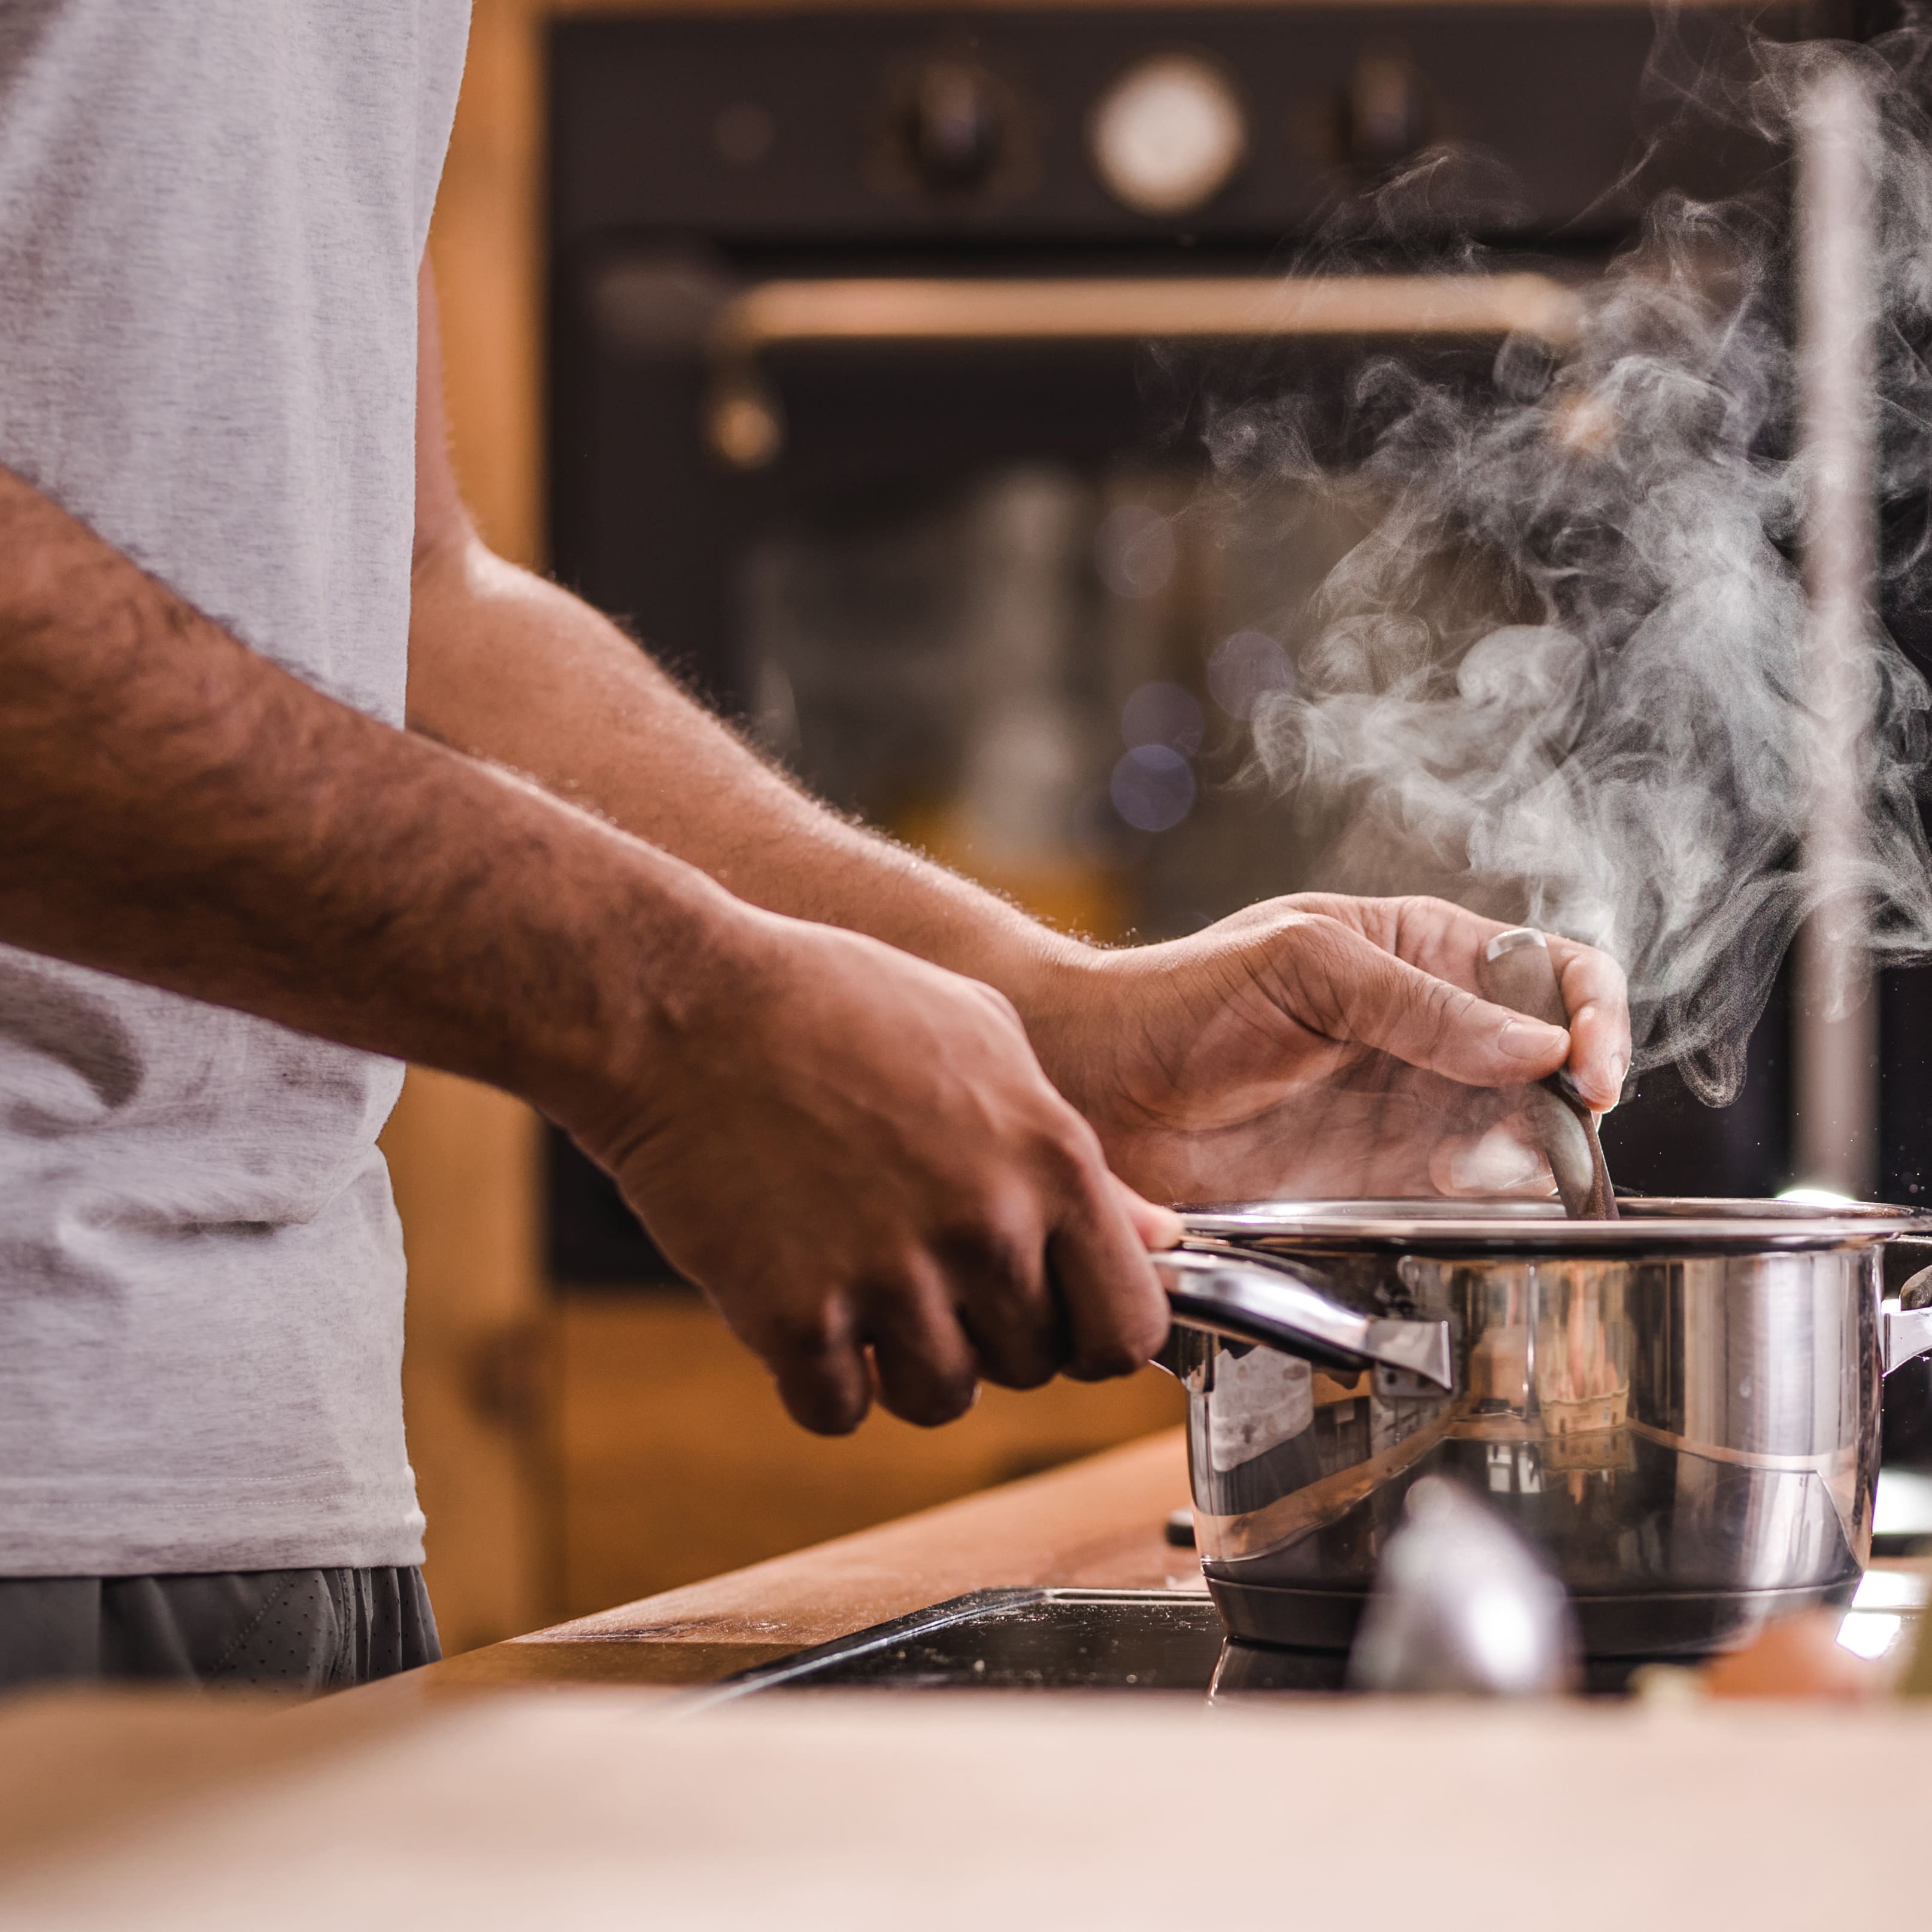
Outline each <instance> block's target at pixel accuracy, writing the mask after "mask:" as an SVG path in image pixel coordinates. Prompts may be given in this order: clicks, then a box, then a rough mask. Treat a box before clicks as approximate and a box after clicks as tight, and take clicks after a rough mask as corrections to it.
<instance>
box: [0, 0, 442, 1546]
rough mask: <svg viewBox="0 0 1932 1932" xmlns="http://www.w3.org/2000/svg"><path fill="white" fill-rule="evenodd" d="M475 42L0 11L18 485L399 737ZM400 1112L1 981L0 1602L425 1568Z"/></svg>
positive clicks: (343, 18) (197, 19)
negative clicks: (429, 237) (389, 1123)
mask: <svg viewBox="0 0 1932 1932" xmlns="http://www.w3.org/2000/svg"><path fill="white" fill-rule="evenodd" d="M468 26H469V7H468V4H467V0H139V4H138V5H129V4H127V0H5V5H0V463H5V464H6V465H7V466H9V467H10V468H11V469H13V470H15V471H16V472H18V473H19V474H20V475H22V476H23V477H25V478H26V479H27V480H28V481H29V482H31V483H32V484H34V485H35V486H36V487H37V488H39V489H40V490H43V491H44V492H45V493H46V494H47V495H48V496H50V497H52V499H54V500H55V501H56V502H59V503H61V504H62V505H64V506H65V508H68V509H69V510H71V511H73V512H74V514H76V515H77V516H79V517H82V518H83V519H84V520H86V522H87V523H89V524H90V525H92V527H93V528H94V529H95V530H97V531H98V532H100V534H101V535H102V536H104V537H105V538H107V540H108V541H110V542H111V543H113V544H115V545H117V546H118V547H119V548H120V549H121V550H124V551H125V552H126V553H127V555H129V556H131V557H132V558H133V559H135V561H136V562H138V563H139V564H140V565H142V566H143V567H144V568H146V569H147V570H149V571H152V572H153V573H154V575H156V576H157V577H160V578H162V579H163V580H165V581H166V583H169V584H170V585H172V586H173V588H174V589H175V590H177V591H178V592H180V593H181V595H183V596H184V597H185V598H187V599H188V600H189V601H190V602H192V603H193V604H196V605H198V606H199V607H200V608H201V609H202V610H204V611H205V612H207V613H208V614H209V615H210V616H213V617H214V618H216V619H218V620H219V621H220V622H221V623H223V624H224V625H226V626H227V627H228V628H229V629H231V630H232V631H233V632H234V633H235V634H236V635H237V636H238V637H242V639H244V640H245V641H247V642H248V643H250V644H251V645H252V646H254V648H255V649H257V650H260V651H261V652H263V653H264V654H265V655H267V656H269V657H271V658H274V659H275V661H277V662H278V663H279V664H284V665H286V666H287V667H288V668H289V669H290V670H292V671H293V672H295V673H296V674H297V675H298V676H301V677H303V678H305V679H308V681H309V682H311V683H312V684H314V685H317V686H318V687H320V688H321V689H323V690H324V691H329V692H330V693H332V694H334V695H335V696H336V697H340V698H341V699H344V700H346V701H347V702H348V703H351V704H353V705H356V706H359V708H360V709H363V710H365V711H367V712H371V713H372V714H373V715H375V716H377V717H378V718H385V719H387V720H389V721H392V722H395V721H400V719H401V715H402V709H403V685H404V667H405V654H406V651H407V640H408V628H409V601H410V545H411V540H412V531H413V505H414V494H415V481H414V478H415V465H414V452H413V439H414V429H415V416H416V411H415V376H416V272H417V269H418V266H419V261H420V258H421V256H422V248H423V242H424V238H425V235H426V233H427V232H428V226H429V217H430V209H431V204H432V202H433V201H434V198H435V193H436V186H437V178H438V176H439V175H440V172H441V170H442V166H443V152H444V149H445V147H446V143H447V141H448V137H449V125H450V120H451V117H452V114H453V113H454V111H455V100H456V92H457V88H458V82H459V80H460V77H461V72H462V65H463V45H464V40H465V37H466V33H467V31H468ZM4 836H5V829H4V827H0V837H4ZM400 1080H401V1069H400V1068H399V1067H397V1066H396V1065H395V1064H393V1063H392V1062H390V1061H385V1060H382V1059H379V1058H375V1057H374V1056H372V1055H368V1054H366V1053H358V1052H350V1051H349V1050H348V1049H345V1048H342V1047H338V1046H330V1045H327V1044H325V1043H323V1042H321V1041H319V1040H311V1039H308V1038H306V1037H303V1036H302V1035H300V1034H294V1033H291V1032H289V1031H287V1030H285V1029H284V1028H280V1027H277V1026H273V1025H269V1023H268V1022H266V1021H263V1020H258V1019H250V1018H248V1017H246V1016H243V1015H241V1014H239V1013H229V1012H226V1011H225V1010H221V1009H220V1008H217V1007H210V1006H204V1005H202V1004H199V1003H197V1002H196V1001H190V1000H185V999H181V998H176V997H175V996H174V995H171V994H167V993H163V992H155V991H154V990H152V989H149V988H146V987H143V986H136V985H133V984H131V983H129V982H127V981H125V980H118V979H114V978H111V977H108V976H107V975H105V974H100V973H95V972H91V971H86V970H83V969H82V968H77V967H73V966H68V965H62V964H60V963H58V962H54V961H51V960H48V959H42V958H40V957H38V956H35V955H33V954H31V953H23V952H20V951H18V950H14V949H12V948H0V1574H7V1575H13V1576H26V1575H57V1574H65V1575H74V1574H89V1575H96V1574H98V1575H113V1574H121V1575H127V1574H141V1573H143V1572H148V1571H210V1570H230V1569H263V1568H283V1567H292V1566H325V1565H388V1564H407V1563H413V1562H419V1561H420V1560H421V1558H422V1515H421V1514H420V1512H419V1511H418V1509H417V1508H416V1486H415V1480H414V1478H413V1475H411V1472H410V1466H409V1461H408V1457H407V1454H406V1452H405V1451H404V1443H403V1422H402V1397H401V1379H400V1378H401V1358H402V1333H403V1256H402V1244H401V1233H400V1230H399V1229H398V1225H397V1221H396V1215H395V1208H394V1206H393V1205H392V1202H391V1200H390V1195H389V1176H388V1174H387V1172H386V1169H385V1168H384V1166H383V1159H382V1156H381V1154H380V1153H379V1152H378V1151H377V1148H376V1145H375V1139H376V1134H377V1130H378V1129H379V1128H380V1127H381V1126H382V1124H383V1120H384V1118H386V1115H388V1113H389V1109H390V1108H391V1106H392V1105H393V1104H394V1102H395V1096H396V1091H397V1088H398V1083H399V1082H400Z"/></svg>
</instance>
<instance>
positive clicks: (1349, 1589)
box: [1163, 1199, 1932, 1658]
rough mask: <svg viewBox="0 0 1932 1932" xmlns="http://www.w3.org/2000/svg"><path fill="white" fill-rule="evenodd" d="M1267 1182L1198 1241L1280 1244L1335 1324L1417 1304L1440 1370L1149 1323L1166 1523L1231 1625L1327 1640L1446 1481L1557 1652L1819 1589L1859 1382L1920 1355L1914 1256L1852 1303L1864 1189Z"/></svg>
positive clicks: (1647, 1637) (1861, 1480) (1730, 1621)
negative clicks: (1672, 1193)
mask: <svg viewBox="0 0 1932 1932" xmlns="http://www.w3.org/2000/svg"><path fill="white" fill-rule="evenodd" d="M1188 1218H1189V1224H1190V1229H1191V1230H1192V1231H1193V1234H1194V1235H1195V1236H1196V1238H1198V1239H1205V1240H1211V1241H1214V1242H1215V1243H1216V1244H1218V1245H1220V1246H1223V1247H1243V1248H1247V1249H1250V1250H1253V1251H1254V1252H1256V1253H1265V1254H1266V1255H1268V1256H1270V1257H1271V1259H1274V1260H1276V1261H1277V1262H1289V1263H1292V1265H1294V1266H1295V1268H1296V1269H1297V1270H1298V1271H1299V1272H1300V1274H1301V1275H1302V1277H1304V1280H1319V1282H1320V1283H1322V1298H1323V1299H1325V1301H1328V1302H1330V1303H1331V1304H1343V1305H1346V1307H1349V1308H1351V1309H1352V1310H1355V1313H1356V1314H1357V1315H1358V1318H1359V1319H1361V1320H1362V1321H1363V1322H1365V1323H1367V1322H1373V1321H1376V1320H1385V1321H1396V1322H1403V1323H1416V1322H1421V1323H1439V1322H1447V1323H1448V1325H1449V1329H1450V1332H1451V1335H1452V1337H1453V1338H1454V1364H1453V1367H1454V1387H1453V1388H1451V1389H1449V1390H1448V1391H1445V1390H1444V1389H1442V1388H1440V1387H1438V1386H1436V1385H1434V1384H1433V1383H1432V1382H1429V1381H1427V1380H1425V1379H1423V1378H1422V1377H1421V1376H1417V1375H1415V1373H1412V1372H1411V1371H1409V1370H1403V1369H1401V1368H1399V1367H1391V1366H1389V1365H1388V1364H1378V1365H1377V1366H1376V1367H1374V1368H1373V1370H1369V1371H1367V1372H1366V1373H1355V1374H1351V1375H1349V1376H1346V1378H1344V1377H1342V1376H1337V1375H1336V1374H1334V1373H1329V1372H1326V1371H1324V1370H1318V1369H1316V1368H1315V1367H1312V1366H1311V1365H1310V1363H1309V1362H1308V1361H1301V1362H1297V1361H1292V1360H1290V1359H1289V1358H1287V1357H1286V1356H1285V1355H1280V1354H1277V1353H1275V1352H1273V1351H1262V1350H1256V1349H1251V1348H1250V1347H1249V1346H1247V1345H1245V1344H1244V1343H1239V1342H1233V1343H1231V1342H1229V1341H1228V1340H1224V1339H1223V1338H1221V1337H1217V1336H1214V1335H1211V1334H1204V1333H1202V1332H1201V1331H1199V1330H1198V1329H1192V1328H1190V1329H1184V1330H1181V1331H1178V1333H1177V1334H1176V1335H1175V1337H1174V1338H1173V1339H1172V1340H1171V1342H1170V1343H1169V1348H1168V1349H1167V1350H1166V1352H1164V1354H1163V1364H1164V1365H1166V1366H1168V1367H1172V1368H1174V1369H1175V1370H1176V1371H1177V1372H1178V1373H1180V1374H1181V1376H1182V1379H1184V1381H1185V1382H1186V1383H1187V1387H1188V1389H1189V1391H1190V1404H1189V1411H1190V1415H1189V1463H1190V1474H1191V1478H1192V1483H1193V1498H1194V1514H1195V1529H1196V1538H1197V1541H1198V1545H1199V1549H1200V1551H1201V1553H1202V1567H1203V1569H1204V1571H1205V1574H1206V1577H1207V1579H1208V1586H1209V1588H1210V1589H1211V1590H1212V1592H1214V1597H1215V1599H1216V1601H1217V1603H1218V1604H1220V1607H1221V1609H1222V1611H1223V1614H1224V1616H1226V1619H1227V1622H1228V1625H1229V1630H1230V1631H1231V1632H1232V1634H1234V1635H1235V1636H1236V1637H1242V1638H1246V1639H1250V1640H1256V1641H1259V1642H1263V1643H1268V1642H1273V1643H1286V1644H1291V1645H1297V1646H1334V1647H1335V1648H1337V1649H1341V1648H1345V1647H1346V1646H1347V1645H1348V1643H1349V1642H1350V1640H1351V1639H1352V1636H1353V1634H1354V1632H1355V1625H1356V1623H1357V1621H1358V1619H1359V1617H1360V1616H1361V1610H1362V1607H1363V1605H1364V1601H1365V1600H1366V1598H1367V1593H1368V1592H1369V1590H1370V1588H1371V1586H1373V1582H1374V1579H1375V1574H1376V1564H1377V1561H1378V1559H1379V1555H1380V1553H1381V1550H1382V1546H1383V1544H1385V1541H1386V1540H1387V1538H1388V1535H1390V1533H1391V1532H1392V1531H1393V1530H1394V1527H1395V1526H1396V1524H1397V1522H1398V1520H1400V1514H1401V1510H1402V1506H1403V1499H1404V1498H1405V1496H1406V1494H1407V1493H1408V1491H1409V1489H1410V1488H1411V1487H1412V1486H1413V1485H1414V1484H1415V1483H1416V1482H1417V1481H1419V1480H1420V1479H1421V1478H1423V1477H1424V1476H1425V1475H1431V1474H1442V1475H1452V1476H1454V1477H1457V1478H1460V1480H1462V1481H1464V1482H1466V1483H1468V1484H1472V1485H1473V1486H1474V1487H1475V1488H1476V1489H1478V1490H1479V1491H1481V1493H1484V1495H1486V1496H1487V1497H1488V1499H1489V1500H1490V1502H1491V1504H1492V1505H1493V1506H1494V1507H1495V1508H1497V1509H1498V1510H1499V1511H1501V1512H1502V1514H1504V1515H1505V1517H1508V1520H1510V1521H1511V1522H1512V1523H1514V1525H1515V1526H1517V1528H1518V1529H1520V1531H1522V1532H1523V1534H1524V1535H1526V1537H1527V1538H1529V1541H1531V1542H1532V1544H1534V1545H1535V1547H1536V1548H1537V1549H1538V1550H1539V1551H1540V1552H1541V1554H1542V1555H1543V1556H1544V1559H1545V1560H1546V1561H1547V1562H1548V1563H1549V1564H1550V1567H1551V1568H1552V1569H1553V1571H1554V1572H1555V1574H1556V1575H1557V1576H1558V1577H1559V1578H1560V1579H1561V1580H1562V1583H1564V1585H1565V1587H1566V1588H1567V1589H1568V1591H1569V1592H1570V1594H1571V1598H1572V1600H1573V1601H1574V1604H1575V1606H1576V1609H1577V1616H1578V1619H1579V1622H1580V1625H1581V1628H1582V1631H1583V1642H1584V1645H1585V1648H1586V1652H1588V1653H1589V1655H1592V1656H1593V1657H1600V1658H1618V1657H1625V1658H1627V1657H1636V1656H1669V1655H1691V1654H1697V1653H1699V1652H1705V1651H1708V1650H1710V1649H1715V1648H1718V1647H1721V1646H1724V1645H1726V1644H1728V1643H1735V1642H1737V1641H1739V1640H1742V1639H1743V1638H1744V1637H1747V1636H1748V1634H1750V1632H1751V1631H1752V1630H1753V1629H1754V1628H1756V1627H1757V1625H1759V1624H1760V1623H1761V1622H1763V1620H1764V1619H1766V1617H1768V1616H1771V1615H1772V1614H1774V1613H1776V1612H1778V1610H1782V1609H1784V1608H1787V1607H1799V1606H1802V1605H1805V1604H1821V1603H1829V1602H1837V1601H1843V1599H1844V1598H1846V1597H1848V1596H1849V1593H1850V1592H1851V1591H1852V1589H1853V1588H1855V1586H1856V1583H1857V1582H1858V1577H1859V1575H1860V1574H1861V1571H1862V1569H1863V1568H1864V1563H1865V1562H1866V1560H1867V1558H1868V1556H1869V1555H1870V1544H1871V1533H1872V1499H1873V1487H1874V1484H1875V1482H1876V1476H1877V1473H1878V1454H1879V1403H1880V1385H1881V1379H1882V1376H1884V1375H1885V1373H1888V1371H1889V1370H1891V1369H1893V1368H1894V1367H1897V1366H1898V1365H1899V1364H1900V1363H1902V1362H1903V1361H1908V1360H1909V1359H1911V1358H1912V1357H1914V1356H1915V1355H1919V1354H1921V1353H1923V1352H1926V1351H1927V1350H1928V1349H1932V1306H1928V1305H1927V1304H1928V1301H1932V1295H1928V1289H1932V1271H1927V1273H1924V1274H1919V1275H1917V1276H1915V1277H1912V1279H1911V1280H1910V1281H1909V1282H1908V1283H1906V1284H1905V1285H1904V1288H1903V1292H1902V1293H1901V1294H1900V1295H1899V1297H1898V1298H1897V1299H1885V1298H1883V1297H1882V1294H1881V1279H1880V1253H1881V1250H1882V1247H1883V1246H1884V1244H1886V1243H1888V1242H1896V1243H1897V1244H1899V1245H1900V1246H1901V1247H1903V1245H1904V1244H1906V1243H1907V1242H1910V1243H1912V1244H1918V1243H1932V1217H1927V1216H1924V1215H1920V1214H1912V1213H1910V1212H1908V1211H1903V1210H1896V1209H1891V1208H1880V1207H1846V1208H1841V1209H1837V1210H1826V1211H1820V1210H1817V1209H1814V1208H1796V1207H1792V1206H1788V1205H1785V1204H1781V1203H1778V1202H1750V1201H1744V1202H1736V1201H1695V1200H1671V1199H1642V1200H1631V1201H1627V1202H1625V1217H1624V1218H1623V1219H1622V1220H1617V1221H1603V1222H1576V1221H1571V1220H1566V1219H1565V1218H1564V1217H1562V1214H1560V1212H1559V1210H1558V1208H1557V1205H1556V1203H1555V1202H1521V1201H1511V1202H1487V1203H1482V1204H1477V1205H1471V1204H1463V1203H1451V1202H1421V1201H1404V1202H1309V1203H1292V1202H1286V1203H1270V1204H1262V1205H1253V1206H1246V1207H1235V1208H1224V1209H1220V1210H1209V1211H1199V1212H1196V1213H1194V1214H1190V1217H1188Z"/></svg>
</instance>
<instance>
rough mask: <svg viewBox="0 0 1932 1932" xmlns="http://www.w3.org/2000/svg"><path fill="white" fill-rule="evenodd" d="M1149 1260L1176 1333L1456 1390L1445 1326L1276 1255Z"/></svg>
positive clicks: (1177, 1251) (1168, 1254)
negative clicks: (1341, 1290) (1374, 1301)
mask: <svg viewBox="0 0 1932 1932" xmlns="http://www.w3.org/2000/svg"><path fill="white" fill-rule="evenodd" d="M1152 1259H1153V1262H1154V1272H1155V1274H1157V1275H1158V1276H1159V1277H1160V1283H1161V1286H1163V1288H1164V1289H1166V1291H1167V1299H1168V1304H1169V1307H1172V1310H1174V1320H1175V1326H1176V1327H1178V1328H1198V1329H1200V1330H1202V1331H1203V1332H1205V1334H1210V1335H1224V1336H1226V1337H1229V1339H1230V1340H1233V1341H1237V1342H1252V1343H1256V1344H1257V1345H1258V1346H1260V1347H1262V1348H1266V1349H1279V1350H1280V1352H1282V1353H1283V1355H1298V1356H1300V1357H1301V1359H1302V1360H1303V1361H1310V1362H1316V1363H1319V1364H1322V1366H1323V1367H1328V1368H1339V1369H1343V1370H1347V1371H1348V1373H1350V1374H1351V1375H1354V1374H1358V1373H1360V1372H1361V1370H1364V1369H1366V1368H1370V1367H1375V1366H1377V1365H1379V1366H1381V1367H1384V1368H1391V1369H1400V1370H1403V1371H1405V1372H1406V1373H1408V1374H1410V1375H1414V1376H1421V1377H1422V1378H1423V1379H1424V1381H1426V1382H1433V1383H1435V1384H1436V1386H1437V1387H1438V1388H1445V1389H1449V1388H1454V1386H1455V1382H1456V1372H1455V1367H1454V1357H1453V1355H1452V1353H1451V1347H1450V1337H1449V1325H1448V1322H1413V1321H1400V1320H1393V1319H1384V1318H1382V1317H1379V1316H1371V1315H1364V1314H1362V1313H1360V1312H1359V1310H1355V1309H1353V1308H1351V1307H1348V1306H1347V1305H1346V1304H1345V1303H1343V1302H1340V1301H1336V1300H1335V1299H1334V1297H1333V1296H1332V1295H1331V1294H1330V1293H1329V1292H1328V1283H1327V1282H1326V1281H1325V1280H1323V1278H1322V1275H1321V1274H1320V1273H1319V1271H1317V1270H1316V1269H1314V1268H1309V1267H1307V1266H1306V1265H1304V1264H1302V1263H1301V1262H1291V1261H1288V1260H1286V1259H1283V1257H1281V1256H1277V1255H1258V1254H1256V1253H1253V1251H1252V1250H1247V1249H1237V1248H1230V1247H1224V1246H1220V1245H1217V1244H1211V1243H1208V1242H1204V1241H1191V1242H1189V1243H1187V1244H1184V1246H1182V1247H1178V1248H1169V1249H1166V1250H1163V1251H1162V1252H1161V1253H1157V1254H1156V1255H1154V1256H1153V1257H1152ZM1927 1346H1932V1343H1928V1344H1927ZM1156 1359H1157V1360H1158V1359H1159V1358H1156Z"/></svg>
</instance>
